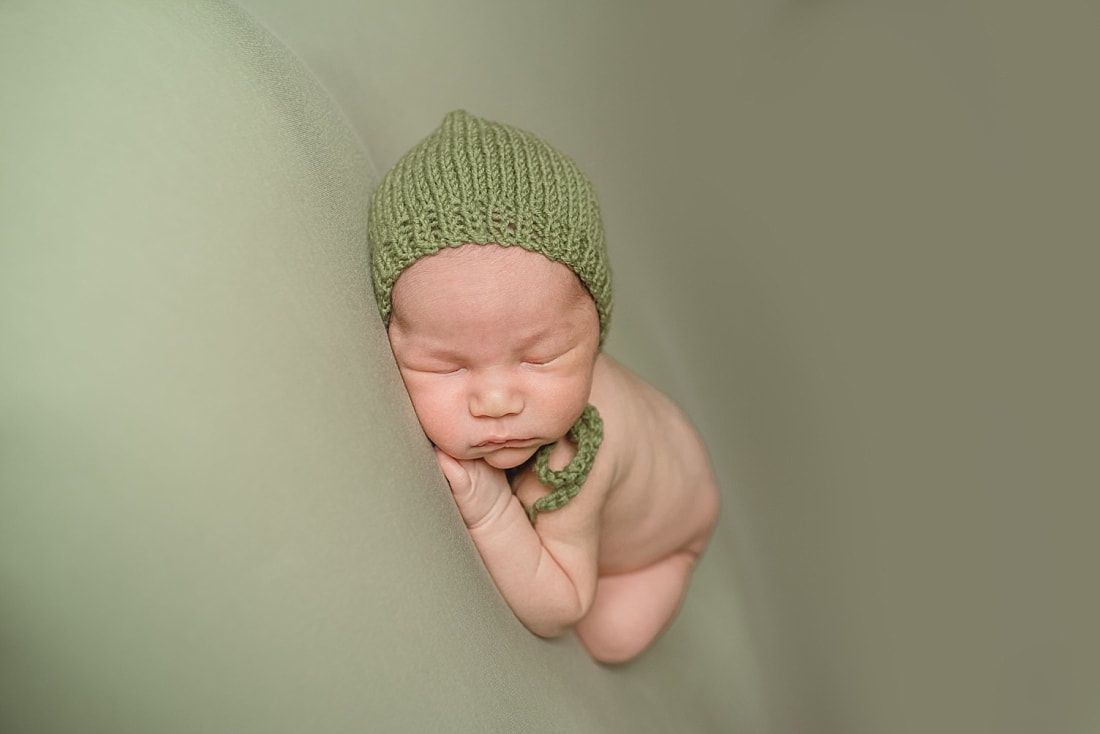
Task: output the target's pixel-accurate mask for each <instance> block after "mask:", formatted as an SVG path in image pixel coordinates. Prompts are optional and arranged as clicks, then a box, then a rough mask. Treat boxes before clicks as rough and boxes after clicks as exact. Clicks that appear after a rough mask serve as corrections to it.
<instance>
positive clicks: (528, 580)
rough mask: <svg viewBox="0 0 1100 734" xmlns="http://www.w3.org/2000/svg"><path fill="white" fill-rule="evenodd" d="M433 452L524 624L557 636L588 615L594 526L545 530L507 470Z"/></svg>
mask: <svg viewBox="0 0 1100 734" xmlns="http://www.w3.org/2000/svg"><path fill="white" fill-rule="evenodd" d="M436 456H437V458H438V460H439V466H440V468H441V469H442V470H443V473H444V475H445V476H446V477H447V481H448V482H449V483H450V485H451V492H452V494H453V495H454V498H455V503H456V504H457V505H458V509H459V512H460V513H461V515H462V519H463V521H464V522H465V523H466V527H467V528H468V529H469V531H470V537H471V538H472V539H473V541H474V545H475V546H477V549H478V552H479V553H480V554H481V558H482V560H483V561H484V563H485V566H486V568H488V569H489V574H490V576H492V578H493V581H494V582H495V583H496V585H497V588H498V589H499V590H500V593H501V594H502V595H503V596H504V599H505V601H507V602H508V605H509V606H510V607H511V608H512V611H513V612H514V613H515V615H516V616H517V617H518V618H519V620H520V621H521V622H522V623H523V624H524V626H525V627H527V629H529V630H531V632H533V633H535V634H536V635H539V636H540V637H555V636H557V635H560V634H562V633H563V632H565V630H566V629H568V628H569V627H571V626H573V625H574V624H576V623H577V622H578V621H579V620H580V619H581V618H582V617H584V615H585V614H586V613H587V612H588V610H589V608H590V607H591V606H592V599H593V597H594V596H595V592H596V577H597V570H596V555H597V543H596V537H595V533H594V532H591V533H580V534H579V537H575V538H570V540H569V541H565V540H563V539H560V538H557V537H554V536H551V537H545V538H544V537H543V536H542V535H540V533H539V532H537V531H536V529H535V527H533V526H532V525H531V521H530V520H529V519H528V518H527V513H526V512H525V511H524V509H523V506H522V505H521V504H520V501H519V500H518V499H517V498H516V497H515V495H514V494H513V493H512V488H511V487H510V486H509V484H508V479H507V477H506V476H505V474H504V472H503V471H502V470H500V469H495V468H493V467H491V466H489V465H488V464H487V463H485V462H484V461H481V460H477V461H459V460H457V459H454V458H452V457H450V456H448V455H447V454H445V453H443V452H442V451H439V450H438V449H437V450H436ZM566 509H567V508H562V509H561V510H557V511H556V513H562V512H564V511H565V510H566ZM555 519H557V518H555Z"/></svg>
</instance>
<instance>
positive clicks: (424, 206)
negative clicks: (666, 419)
mask: <svg viewBox="0 0 1100 734" xmlns="http://www.w3.org/2000/svg"><path fill="white" fill-rule="evenodd" d="M368 221H369V225H368V226H369V242H368V249H369V250H370V260H371V277H372V280H373V285H374V294H375V298H376V299H377V301H378V310H379V313H381V315H382V319H383V321H384V322H385V323H386V324H387V325H389V322H390V315H391V313H392V310H393V302H392V295H393V286H394V283H395V282H396V281H397V278H398V276H400V275H401V273H402V272H403V271H404V270H405V268H407V267H409V266H410V265H411V264H412V263H414V262H415V261H416V260H418V259H419V258H421V257H425V256H427V255H433V254H435V253H437V252H439V251H440V250H441V249H443V248H444V247H459V246H461V245H465V244H481V245H487V244H497V245H502V246H505V247H508V246H519V247H523V248H524V249H527V250H530V251H532V252H537V253H540V254H542V255H545V256H546V257H548V258H550V259H551V260H555V261H557V262H560V263H563V264H564V265H566V266H568V267H569V268H571V269H572V270H573V271H574V272H575V273H576V274H577V275H578V276H579V277H580V279H581V282H583V283H584V285H585V287H587V288H588V292H589V293H590V294H591V295H592V299H593V300H594V301H595V303H596V311H597V313H598V315H599V319H600V344H601V345H602V344H603V342H604V339H605V337H606V336H607V328H608V322H609V320H610V318H611V306H612V291H611V268H610V265H609V263H608V257H607V247H606V244H605V242H604V231H603V222H602V219H601V217H600V209H599V205H598V203H597V201H596V195H595V191H594V190H593V188H592V184H591V182H590V181H589V180H588V179H587V178H586V177H585V176H584V174H583V173H581V171H580V169H579V168H578V167H577V165H576V164H575V163H574V162H573V161H572V160H571V159H570V158H568V157H567V156H565V155H563V154H562V153H560V152H558V151H557V150H555V149H554V148H552V147H551V146H550V145H549V144H547V143H546V142H544V141H542V140H540V139H539V138H538V137H536V136H535V135H533V134H531V133H529V132H526V131H524V130H520V129H518V128H515V127H511V126H509V125H503V124H500V123H496V122H490V121H488V120H483V119H481V118H479V117H475V116H474V115H471V114H469V113H467V112H465V111H463V110H457V111H455V112H451V113H450V114H448V115H447V116H446V117H445V118H444V120H443V123H442V124H441V125H440V126H439V128H437V129H436V130H435V131H434V132H432V133H431V134H430V135H429V136H428V137H427V138H425V139H424V140H422V141H421V142H420V143H418V144H417V145H416V146H414V147H413V148H412V149H411V150H409V152H407V153H406V154H405V155H404V156H402V157H401V159H400V160H398V162H397V163H396V164H395V165H394V166H393V168H391V169H390V170H389V171H388V172H387V173H386V175H385V176H384V177H383V178H382V181H381V182H380V183H379V185H378V188H377V189H376V190H375V192H374V194H373V196H372V197H371V203H370V216H369V220H368Z"/></svg>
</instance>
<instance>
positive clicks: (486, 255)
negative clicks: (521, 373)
mask: <svg viewBox="0 0 1100 734" xmlns="http://www.w3.org/2000/svg"><path fill="white" fill-rule="evenodd" d="M516 288H521V293H522V294H526V293H528V292H533V293H537V294H539V295H540V296H541V297H544V298H546V299H547V305H554V301H555V300H557V298H560V299H561V300H562V302H563V303H562V305H564V304H565V303H566V302H569V301H573V300H576V299H578V298H580V297H584V298H587V299H589V300H591V296H590V295H589V293H588V289H587V288H586V287H585V286H584V284H583V283H582V282H581V279H580V277H579V276H578V275H577V274H576V273H575V272H573V270H572V269H570V268H569V267H568V266H567V265H565V264H563V263H560V262H557V261H555V260H551V259H550V258H548V257H546V256H545V255H542V254H540V253H538V252H533V251H531V250H526V249H524V248H523V247H519V246H502V245H496V244H484V245H482V244H465V245H460V246H458V247H447V248H444V249H442V250H440V251H439V252H437V253H434V254H432V255H428V256H425V257H422V258H420V259H419V260H417V261H416V262H414V263H413V264H412V265H410V266H409V267H408V268H406V269H405V271H404V272H403V273H402V274H401V275H400V276H399V277H398V279H397V283H396V284H395V286H394V307H395V308H396V307H398V301H400V300H401V299H400V296H401V293H400V291H402V290H404V291H423V290H427V291H429V294H428V295H430V294H431V293H437V294H442V293H451V294H453V293H454V292H455V291H456V290H457V291H466V292H469V293H470V295H473V294H474V293H477V292H484V291H485V290H486V289H495V290H508V289H516Z"/></svg>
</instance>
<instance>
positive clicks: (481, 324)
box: [390, 245, 718, 662]
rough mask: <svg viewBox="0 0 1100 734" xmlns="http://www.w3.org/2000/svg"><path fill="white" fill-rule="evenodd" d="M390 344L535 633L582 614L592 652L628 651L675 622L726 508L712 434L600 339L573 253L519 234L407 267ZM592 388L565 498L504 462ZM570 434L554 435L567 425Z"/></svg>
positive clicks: (515, 604)
mask: <svg viewBox="0 0 1100 734" xmlns="http://www.w3.org/2000/svg"><path fill="white" fill-rule="evenodd" d="M393 303H394V315H393V319H392V321H391V324H390V343H391V346H392V347H393V350H394V355H395V357H396V359H397V362H398V366H399V367H400V368H401V374H402V377H403V378H404V380H405V384H406V386H407V387H408V389H409V394H410V396H411V397H412V400H413V406H414V408H415V409H416V412H417V416H418V418H420V421H421V424H422V425H423V426H424V429H425V432H426V433H427V434H428V437H429V438H430V439H431V440H432V441H433V443H435V444H436V447H437V449H436V452H437V458H438V460H439V464H440V467H441V468H442V470H443V472H444V474H445V476H446V477H447V480H448V483H449V484H450V487H451V491H452V493H453V495H454V498H455V502H456V504H457V506H458V509H459V512H460V513H461V515H462V518H463V520H464V521H465V523H466V525H467V527H468V528H469V531H470V535H471V537H472V539H473V540H474V543H475V545H476V546H477V548H478V551H479V552H480V554H481V556H482V559H483V560H484V562H485V565H486V567H487V568H488V569H489V572H490V574H491V576H492V577H493V580H494V581H495V583H496V585H497V587H498V588H499V589H500V591H501V593H502V594H503V596H504V598H505V599H506V600H507V602H508V603H509V605H510V606H511V608H512V610H513V611H514V612H515V614H516V616H517V617H518V618H519V619H520V621H521V622H523V624H524V625H525V626H527V628H528V629H530V630H531V631H532V632H534V633H535V634H537V635H540V636H544V637H553V636H557V635H560V634H562V633H563V632H564V631H566V630H567V629H569V628H570V627H575V629H576V631H577V634H578V636H579V637H580V639H581V641H582V642H583V643H584V645H585V647H586V648H587V649H588V651H589V652H590V654H592V656H593V657H595V658H596V659H598V660H601V661H604V662H622V661H625V660H629V659H630V658H632V657H634V656H636V655H638V654H639V653H640V652H642V651H643V650H644V649H645V648H646V647H648V646H649V644H651V643H652V642H653V641H654V640H655V639H656V638H657V636H658V635H659V634H660V633H661V632H662V631H663V630H664V628H665V627H667V626H668V624H669V623H670V622H671V621H672V619H673V617H674V616H675V614H676V611H677V609H678V608H679V605H680V602H681V600H682V598H683V595H684V592H685V590H686V588H687V583H688V580H689V578H690V575H691V571H692V568H693V566H694V564H695V561H696V559H697V558H698V557H699V555H700V554H701V553H702V551H703V549H704V547H705V545H706V542H707V539H708V538H709V536H710V533H711V530H712V529H713V527H714V523H715V519H716V516H717V512H718V492H717V489H716V485H715V481H714V477H713V475H712V472H711V469H710V463H709V460H708V459H707V456H706V452H705V450H704V448H703V445H702V443H701V441H700V440H699V437H698V435H697V434H696V432H695V430H694V429H693V428H692V426H691V424H690V423H689V422H688V420H687V419H686V418H685V417H684V415H683V414H682V413H681V412H680V410H679V409H678V408H677V407H676V406H675V405H674V404H673V403H672V402H671V401H670V400H669V399H668V398H666V397H665V396H664V395H662V394H661V393H660V392H658V391H657V390H655V389H654V388H652V387H651V386H650V385H648V384H647V383H645V382H644V381H643V380H641V379H640V378H638V377H637V376H635V375H633V374H632V373H630V372H629V371H628V370H627V369H626V368H625V367H623V366H622V365H620V364H618V363H617V362H615V361H614V360H613V359H612V358H611V357H609V356H607V355H606V354H603V353H601V352H600V351H599V345H598V341H599V324H598V318H597V316H596V312H595V307H594V304H593V303H592V301H591V298H590V297H588V295H587V291H585V290H584V288H583V286H581V284H580V282H579V280H577V278H576V276H575V275H574V274H573V273H572V271H570V270H569V269H568V268H567V267H566V266H564V265H562V264H560V263H557V262H553V261H551V260H548V259H546V258H545V257H543V256H542V255H538V254H536V253H532V252H529V251H527V250H522V249H520V248H515V247H513V248H501V247H498V246H496V245H466V246H463V247H460V248H455V249H452V250H446V251H443V252H440V253H438V254H437V255H433V256H430V257H425V258H422V259H421V260H419V261H417V262H416V263H414V264H413V265H412V266H410V267H409V268H408V269H407V270H406V271H405V272H404V273H403V274H402V275H401V276H400V278H399V279H398V281H397V284H396V286H395V289H394V296H393ZM588 403H591V404H592V405H595V406H596V408H597V409H598V410H599V413H600V415H601V417H602V418H603V422H604V440H603V444H602V445H601V447H600V449H599V451H598V453H597V454H596V460H595V463H594V465H593V467H592V471H591V472H590V473H589V475H588V478H587V480H586V481H585V483H584V485H583V486H582V487H581V490H580V492H579V493H578V494H577V495H576V496H575V497H574V498H573V499H572V500H570V501H569V503H568V504H566V505H565V506H564V507H561V508H559V509H557V510H554V511H551V512H545V513H541V514H540V515H539V516H538V520H537V522H536V524H535V525H533V526H532V524H531V522H530V521H529V519H528V517H527V514H526V512H525V511H524V508H525V507H528V506H530V505H531V504H533V503H534V502H535V501H536V500H537V499H538V498H539V497H542V496H544V495H546V494H549V493H550V492H551V491H552V490H551V489H550V488H549V487H546V486H545V485H543V484H542V483H541V482H539V480H538V479H537V477H536V476H535V475H534V472H533V470H531V469H527V470H525V471H524V472H523V473H521V474H519V475H518V476H516V477H514V478H513V481H512V482H511V484H510V483H509V481H508V479H507V477H506V475H505V470H506V469H510V468H514V467H518V466H520V465H522V464H524V463H525V462H526V461H527V460H528V459H529V458H530V457H531V456H532V455H533V454H534V453H535V451H537V450H538V448H539V447H540V446H542V445H544V444H548V443H551V442H553V441H555V440H558V441H559V443H558V445H557V447H556V448H555V449H554V451H553V453H552V454H551V457H550V466H551V468H553V469H561V468H562V467H564V466H565V465H566V464H568V462H569V461H570V460H571V459H572V458H573V455H574V454H575V452H576V448H575V446H573V445H572V444H571V442H570V441H568V440H567V439H563V438H562V437H563V436H564V435H565V433H566V432H567V431H568V429H569V428H570V427H571V426H572V424H573V422H574V421H575V420H576V419H577V417H578V416H579V415H580V413H581V411H582V410H583V409H584V407H585V405H586V404H588ZM559 439H560V440H559Z"/></svg>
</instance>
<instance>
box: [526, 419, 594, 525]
mask: <svg viewBox="0 0 1100 734" xmlns="http://www.w3.org/2000/svg"><path fill="white" fill-rule="evenodd" d="M569 438H571V439H572V440H573V442H574V443H576V444H577V455H576V456H574V457H573V460H572V461H570V462H569V465H568V466H566V467H565V468H564V469H561V470H560V471H554V470H553V469H551V468H550V452H551V451H553V450H554V447H555V446H557V445H558V444H557V441H555V442H554V443H551V444H547V445H546V446H543V447H542V448H540V449H539V450H538V453H537V454H536V455H535V476H537V477H538V478H539V481H540V482H542V483H543V484H545V485H547V486H549V487H553V488H554V491H553V492H551V493H550V494H548V495H546V496H545V497H540V498H538V499H537V500H535V502H534V503H533V504H532V505H531V506H530V507H528V508H526V509H527V518H528V519H529V520H530V521H531V524H532V525H534V524H535V521H536V520H537V519H538V514H539V513H540V512H549V511H550V510H556V509H558V508H559V507H561V506H563V505H564V504H565V503H566V502H568V501H569V500H571V499H573V498H574V497H576V496H577V492H579V491H580V489H581V485H582V484H584V480H585V479H587V478H588V472H590V471H591V470H592V464H593V463H594V462H595V460H596V451H597V450H598V449H599V448H600V444H601V443H602V442H603V419H602V418H600V414H599V411H597V410H596V406H594V405H587V406H585V409H584V412H583V413H581V417H580V418H578V419H577V422H576V423H574V424H573V427H572V428H570V429H569Z"/></svg>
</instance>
